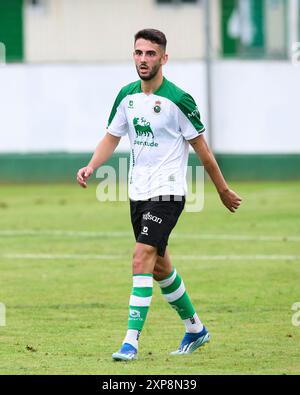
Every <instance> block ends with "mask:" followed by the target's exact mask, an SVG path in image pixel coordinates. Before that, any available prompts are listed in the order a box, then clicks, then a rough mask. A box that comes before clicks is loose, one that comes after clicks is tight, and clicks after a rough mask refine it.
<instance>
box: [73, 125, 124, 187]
mask: <svg viewBox="0 0 300 395" xmlns="http://www.w3.org/2000/svg"><path fill="white" fill-rule="evenodd" d="M120 140H121V137H116V136H113V135H112V134H110V133H109V132H107V133H106V135H105V136H104V137H103V139H102V140H101V141H100V143H99V144H98V145H97V148H96V150H95V152H94V154H93V156H92V158H91V160H90V162H89V163H88V165H87V166H85V167H83V168H81V169H79V170H78V173H77V181H78V183H79V185H81V186H82V187H83V188H86V187H87V179H88V178H89V177H90V176H91V175H92V174H93V172H94V170H96V169H97V168H98V167H99V166H101V165H102V164H103V163H104V162H106V161H107V160H108V159H109V158H110V157H111V155H112V154H113V152H114V150H115V149H116V148H117V146H118V144H119V142H120Z"/></svg>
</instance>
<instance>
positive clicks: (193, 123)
mask: <svg viewBox="0 0 300 395" xmlns="http://www.w3.org/2000/svg"><path fill="white" fill-rule="evenodd" d="M178 107H179V109H180V111H179V126H180V129H181V133H182V135H183V137H184V138H185V139H186V140H191V139H193V138H195V137H197V136H199V135H200V134H202V133H203V132H204V131H205V127H204V125H203V123H202V122H201V117H200V112H199V110H198V107H197V105H196V103H195V100H194V99H193V98H192V96H190V95H189V94H187V93H184V94H183V95H182V97H181V98H180V101H179V103H178Z"/></svg>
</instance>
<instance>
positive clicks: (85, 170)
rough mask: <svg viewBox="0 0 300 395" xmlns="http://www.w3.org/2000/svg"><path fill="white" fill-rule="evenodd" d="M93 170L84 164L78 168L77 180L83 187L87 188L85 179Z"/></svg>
mask: <svg viewBox="0 0 300 395" xmlns="http://www.w3.org/2000/svg"><path fill="white" fill-rule="evenodd" d="M93 172H94V169H93V168H92V167H91V166H85V167H83V168H82V169H79V170H78V173H77V182H78V184H79V185H81V186H82V187H83V188H87V183H86V182H87V179H88V178H89V176H91V175H92V174H93Z"/></svg>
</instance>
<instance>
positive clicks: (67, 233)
mask: <svg viewBox="0 0 300 395" xmlns="http://www.w3.org/2000/svg"><path fill="white" fill-rule="evenodd" d="M0 236H1V237H4V236H7V237H14V236H54V237H55V236H60V237H115V238H130V237H133V233H132V232H125V231H124V232H118V231H111V232H102V231H98V232H93V231H91V232H90V231H73V230H54V229H53V230H51V229H41V230H34V229H21V230H0ZM172 238H176V239H190V240H191V239H193V240H224V241H229V240H231V241H234V240H236V241H275V242H286V241H289V242H299V241H300V236H266V235H260V236H259V235H258V236H252V235H230V234H229V235H224V234H200V233H199V234H195V233H176V232H175V233H173V234H172Z"/></svg>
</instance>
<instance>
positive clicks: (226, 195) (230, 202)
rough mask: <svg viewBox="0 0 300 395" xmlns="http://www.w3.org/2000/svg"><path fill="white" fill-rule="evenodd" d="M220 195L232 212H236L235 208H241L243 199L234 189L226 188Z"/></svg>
mask: <svg viewBox="0 0 300 395" xmlns="http://www.w3.org/2000/svg"><path fill="white" fill-rule="evenodd" d="M219 195H220V198H221V200H222V202H223V204H224V206H225V207H227V208H228V210H229V211H231V212H232V213H234V212H235V210H237V209H238V208H239V205H240V204H241V201H242V199H241V198H240V197H239V196H238V195H237V194H236V193H235V192H234V191H231V190H230V189H226V190H225V191H223V192H219Z"/></svg>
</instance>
